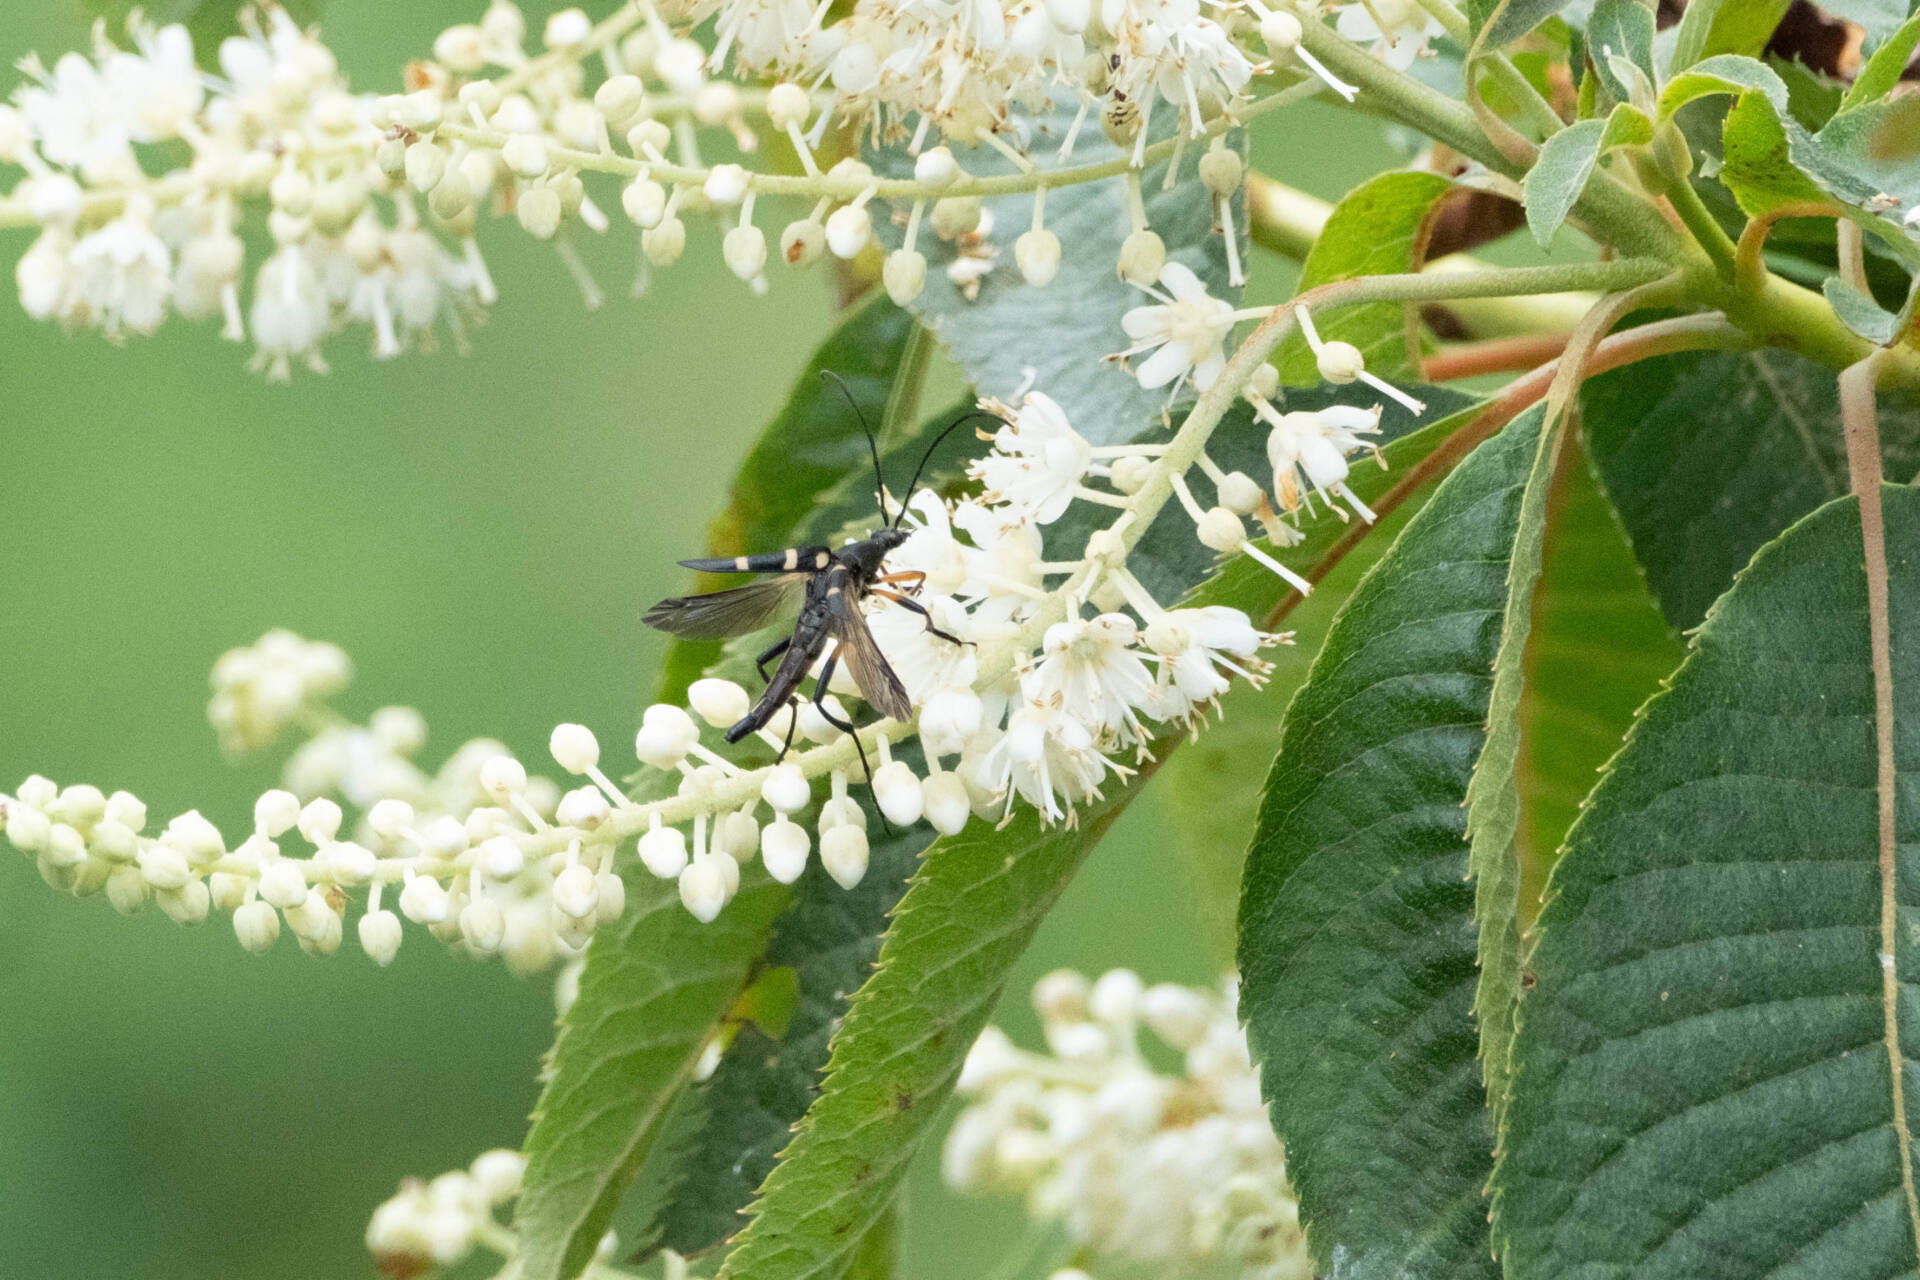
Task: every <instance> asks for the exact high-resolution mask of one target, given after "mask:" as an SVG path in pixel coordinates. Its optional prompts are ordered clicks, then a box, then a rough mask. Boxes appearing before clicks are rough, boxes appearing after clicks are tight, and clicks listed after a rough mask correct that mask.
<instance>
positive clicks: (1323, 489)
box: [1262, 405, 1380, 524]
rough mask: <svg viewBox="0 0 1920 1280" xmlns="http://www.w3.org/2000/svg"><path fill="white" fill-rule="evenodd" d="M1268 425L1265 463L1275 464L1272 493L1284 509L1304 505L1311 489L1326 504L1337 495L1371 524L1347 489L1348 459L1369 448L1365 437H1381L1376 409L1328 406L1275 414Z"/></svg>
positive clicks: (1369, 513)
mask: <svg viewBox="0 0 1920 1280" xmlns="http://www.w3.org/2000/svg"><path fill="white" fill-rule="evenodd" d="M1262 416H1263V417H1267V416H1268V415H1266V414H1263V415H1262ZM1268 420H1269V421H1270V422H1271V423H1272V425H1273V429H1272V431H1270V432H1268V434H1267V461H1268V462H1270V463H1271V464H1272V465H1273V486H1274V492H1275V493H1276V494H1278V495H1279V497H1280V505H1281V507H1282V508H1284V509H1285V510H1287V511H1289V512H1292V511H1297V510H1299V509H1300V507H1301V506H1302V505H1305V504H1308V503H1309V502H1310V499H1308V498H1307V496H1306V487H1309V486H1310V487H1311V489H1312V490H1313V491H1314V492H1317V493H1318V494H1319V495H1320V496H1321V497H1322V498H1324V499H1326V501H1327V502H1328V503H1329V504H1331V503H1332V502H1333V499H1334V498H1335V497H1336V496H1337V497H1341V498H1345V499H1346V501H1347V504H1348V505H1349V506H1351V507H1352V508H1353V510H1354V512H1355V514H1357V515H1358V516H1359V517H1360V518H1361V519H1362V520H1365V521H1366V522H1367V523H1368V524H1372V523H1373V519H1374V516H1373V512H1372V511H1371V510H1369V509H1368V508H1367V505H1366V504H1365V503H1364V502H1362V501H1360V499H1359V497H1358V496H1357V495H1356V494H1355V493H1354V492H1353V490H1352V489H1351V488H1350V487H1348V485H1347V474H1348V467H1347V455H1348V454H1349V453H1352V452H1354V451H1355V450H1358V449H1366V448H1371V447H1373V446H1372V442H1371V441H1370V440H1369V439H1368V438H1367V437H1369V436H1376V435H1378V434H1380V411H1379V410H1378V409H1377V408H1376V409H1361V408H1357V407H1355V406H1353V405H1329V406H1327V407H1326V408H1324V409H1319V410H1314V411H1306V410H1298V411H1295V412H1293V413H1288V414H1274V415H1272V416H1271V417H1269V418H1268ZM1302 481H1304V482H1305V486H1303V484H1302ZM1343 518H1344V517H1343Z"/></svg>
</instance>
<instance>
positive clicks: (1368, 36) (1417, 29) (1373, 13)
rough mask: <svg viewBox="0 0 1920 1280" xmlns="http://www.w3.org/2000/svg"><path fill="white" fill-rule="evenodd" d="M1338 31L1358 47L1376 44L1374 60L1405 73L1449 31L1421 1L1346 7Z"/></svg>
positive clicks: (1371, 0)
mask: <svg viewBox="0 0 1920 1280" xmlns="http://www.w3.org/2000/svg"><path fill="white" fill-rule="evenodd" d="M1334 28H1335V29H1336V30H1337V31H1339V32H1340V34H1341V35H1343V36H1345V37H1346V38H1347V39H1349V40H1352V41H1353V42H1354V43H1356V44H1367V43H1372V44H1373V53H1374V56H1375V57H1377V58H1379V59H1380V60H1381V61H1382V62H1384V63H1386V64H1387V65H1388V66H1390V67H1392V68H1393V69H1394V70H1396V71H1405V70H1406V69H1407V68H1408V67H1410V66H1412V65H1413V63H1414V60H1415V59H1416V58H1418V57H1420V55H1422V54H1423V53H1425V52H1426V51H1427V42H1428V41H1429V40H1431V39H1433V38H1434V37H1436V36H1443V35H1445V34H1446V28H1445V27H1442V26H1441V25H1440V23H1439V21H1438V20H1437V19H1436V18H1434V17H1433V15H1432V14H1430V13H1428V12H1427V11H1426V10H1425V9H1424V8H1422V7H1421V5H1420V3H1419V0H1361V2H1360V3H1357V4H1348V5H1342V6H1341V8H1340V14H1339V17H1338V18H1337V19H1336V20H1335V22H1334Z"/></svg>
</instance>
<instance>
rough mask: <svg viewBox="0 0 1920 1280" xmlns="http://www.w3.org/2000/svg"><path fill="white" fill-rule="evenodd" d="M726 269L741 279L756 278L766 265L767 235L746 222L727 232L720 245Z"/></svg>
mask: <svg viewBox="0 0 1920 1280" xmlns="http://www.w3.org/2000/svg"><path fill="white" fill-rule="evenodd" d="M720 251H721V256H722V257H723V258H725V259H726V263H727V269H728V270H729V271H731V272H733V274H734V275H736V276H738V277H739V278H740V279H742V280H754V279H757V278H758V277H759V275H760V273H761V271H762V270H764V269H765V268H766V265H767V237H766V233H765V232H763V231H761V230H760V228H758V227H756V226H753V225H751V224H748V225H747V226H743V227H735V228H733V230H731V231H729V232H727V234H726V238H725V239H724V240H723V241H722V242H721V245H720Z"/></svg>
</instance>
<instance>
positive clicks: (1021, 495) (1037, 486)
mask: <svg viewBox="0 0 1920 1280" xmlns="http://www.w3.org/2000/svg"><path fill="white" fill-rule="evenodd" d="M1092 465H1093V446H1092V445H1090V444H1088V443H1087V442H1086V440H1085V439H1083V438H1082V437H1081V436H1080V433H1079V432H1077V431H1075V430H1074V429H1073V424H1072V423H1070V422H1068V421H1067V414H1066V411H1065V410H1064V409H1062V408H1061V407H1060V406H1059V405H1058V404H1056V403H1054V401H1053V398H1052V397H1050V396H1047V395H1045V394H1043V393H1041V392H1038V391H1030V392H1028V393H1027V396H1026V399H1025V400H1024V401H1022V402H1021V405H1020V407H1019V408H1018V409H1015V410H1013V411H1012V412H1011V413H1010V414H1009V415H1008V417H1007V425H1006V426H1004V427H1001V428H1000V429H999V430H998V431H996V432H995V433H994V436H993V452H992V453H990V454H988V455H987V456H986V457H984V458H982V459H980V460H979V461H978V462H976V463H974V465H973V467H972V469H971V470H970V471H969V472H968V474H969V475H971V476H973V477H975V478H976V479H978V480H980V481H982V482H983V483H984V484H985V485H986V490H987V492H986V500H987V501H988V502H989V503H994V504H997V505H999V506H1003V507H1005V508H1008V509H1009V510H1011V511H1013V512H1015V513H1017V515H1018V518H1020V519H1023V520H1030V521H1032V522H1033V523H1035V524H1051V523H1052V522H1053V521H1055V520H1058V519H1059V518H1060V517H1061V516H1062V515H1063V514H1065V512H1066V509H1067V504H1069V503H1070V502H1072V501H1073V496H1074V491H1075V490H1076V489H1078V488H1079V487H1080V482H1081V481H1082V480H1083V479H1085V478H1086V474H1087V468H1088V467H1090V466H1092Z"/></svg>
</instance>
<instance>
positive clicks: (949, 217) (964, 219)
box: [929, 196, 980, 240]
mask: <svg viewBox="0 0 1920 1280" xmlns="http://www.w3.org/2000/svg"><path fill="white" fill-rule="evenodd" d="M929 221H930V223H931V224H932V226H933V234H935V235H937V236H939V237H940V238H941V239H942V240H958V239H959V238H960V237H961V236H970V235H972V234H973V233H974V232H975V231H976V230H978V229H979V226H980V197H979V196H949V197H947V198H946V199H945V200H935V201H934V202H933V215H932V217H931V218H930V219H929Z"/></svg>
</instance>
